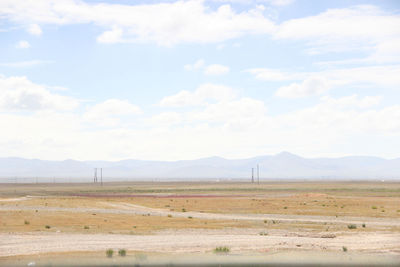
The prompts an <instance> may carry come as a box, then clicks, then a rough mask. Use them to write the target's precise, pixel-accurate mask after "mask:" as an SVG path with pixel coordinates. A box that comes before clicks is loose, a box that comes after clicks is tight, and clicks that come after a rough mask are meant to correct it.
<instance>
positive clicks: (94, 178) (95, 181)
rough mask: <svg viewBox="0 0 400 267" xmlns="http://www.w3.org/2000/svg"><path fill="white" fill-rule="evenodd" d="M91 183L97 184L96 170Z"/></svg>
mask: <svg viewBox="0 0 400 267" xmlns="http://www.w3.org/2000/svg"><path fill="white" fill-rule="evenodd" d="M93 183H97V168H94V176H93Z"/></svg>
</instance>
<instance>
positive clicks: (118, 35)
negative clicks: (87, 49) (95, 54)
mask: <svg viewBox="0 0 400 267" xmlns="http://www.w3.org/2000/svg"><path fill="white" fill-rule="evenodd" d="M122 35H123V31H122V29H121V28H119V27H113V28H112V29H111V30H110V31H105V32H103V33H102V34H101V35H99V36H98V37H97V41H98V42H99V43H106V44H113V43H121V42H123V39H122Z"/></svg>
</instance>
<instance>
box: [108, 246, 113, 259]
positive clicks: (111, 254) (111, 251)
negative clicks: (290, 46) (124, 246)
mask: <svg viewBox="0 0 400 267" xmlns="http://www.w3.org/2000/svg"><path fill="white" fill-rule="evenodd" d="M113 255H114V250H112V249H111V248H110V249H107V250H106V256H107V257H108V258H112V256H113Z"/></svg>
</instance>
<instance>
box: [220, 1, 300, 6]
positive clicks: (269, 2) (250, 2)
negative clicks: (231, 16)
mask: <svg viewBox="0 0 400 267" xmlns="http://www.w3.org/2000/svg"><path fill="white" fill-rule="evenodd" d="M213 1H214V2H222V3H240V4H254V3H265V4H270V5H272V6H287V5H290V4H292V3H293V2H294V1H295V0H213Z"/></svg>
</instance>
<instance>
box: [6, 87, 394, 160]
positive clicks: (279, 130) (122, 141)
mask: <svg viewBox="0 0 400 267" xmlns="http://www.w3.org/2000/svg"><path fill="white" fill-rule="evenodd" d="M380 101H381V97H380V96H366V97H365V96H364V97H361V96H355V95H351V96H346V97H342V98H333V97H322V98H321V101H320V103H318V104H316V105H313V106H309V107H307V108H303V109H298V110H296V111H293V112H286V113H280V114H275V115H269V114H268V113H267V112H266V109H267V107H266V106H265V104H264V103H263V102H262V101H260V100H256V99H251V98H238V99H236V98H234V99H230V100H226V101H220V102H217V103H211V104H207V105H205V106H202V107H200V110H199V109H198V108H197V109H196V110H189V111H182V112H161V113H159V114H155V115H154V116H151V117H150V118H148V119H149V121H146V122H147V123H142V124H129V125H127V124H121V123H117V124H114V125H113V128H92V127H88V126H89V124H88V121H87V120H86V119H85V117H84V116H82V115H78V114H76V113H56V112H49V111H40V112H37V113H34V114H32V115H29V116H27V115H25V114H23V113H17V114H8V113H0V124H1V125H7V127H4V128H2V131H0V146H1V147H2V149H1V151H0V156H22V157H31V158H43V159H65V158H74V159H84V160H89V159H92V160H93V159H108V160H118V159H124V158H125V159H126V158H139V159H159V160H178V159H193V158H199V157H206V156H210V155H220V156H224V157H228V158H243V157H251V156H254V155H263V154H270V153H276V152H280V151H282V150H289V151H291V152H293V153H298V154H301V155H305V156H315V155H323V156H326V155H332V154H335V155H339V156H341V155H343V154H346V153H350V154H354V153H358V151H361V152H360V153H363V152H365V151H368V149H370V148H371V146H368V149H367V150H362V148H361V150H358V149H357V148H355V146H356V145H357V142H360V140H362V141H361V142H365V140H366V142H368V141H370V140H374V142H373V143H375V144H377V146H376V147H378V149H377V150H374V152H372V153H374V154H380V155H384V156H398V154H397V153H398V151H396V150H395V149H393V144H398V136H399V134H400V106H399V105H392V106H386V107H379V106H378V105H379V103H380ZM100 104H101V103H100ZM118 104H119V102H118ZM112 106H116V105H112ZM128 106H129V105H128ZM127 109H128V113H131V112H133V113H135V110H136V109H133V110H131V109H130V108H127ZM106 110H108V111H109V110H110V109H108V108H106ZM111 110H112V109H111ZM129 110H131V111H129ZM101 113H102V112H101ZM105 113H107V111H105ZM112 113H113V114H125V113H126V111H118V112H112ZM135 114H136V113H135ZM106 115H107V114H106ZM116 118H119V116H117V115H116ZM129 120H131V118H130V117H129ZM43 129H46V131H43ZM294 132H295V133H296V134H293V133H294ZM387 140H389V141H388V142H387ZM396 140H397V141H396ZM99 144H101V145H99ZM343 146H344V147H346V148H347V147H349V149H348V150H343ZM363 147H365V146H363ZM370 153H371V152H370ZM367 154H368V153H367Z"/></svg>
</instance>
